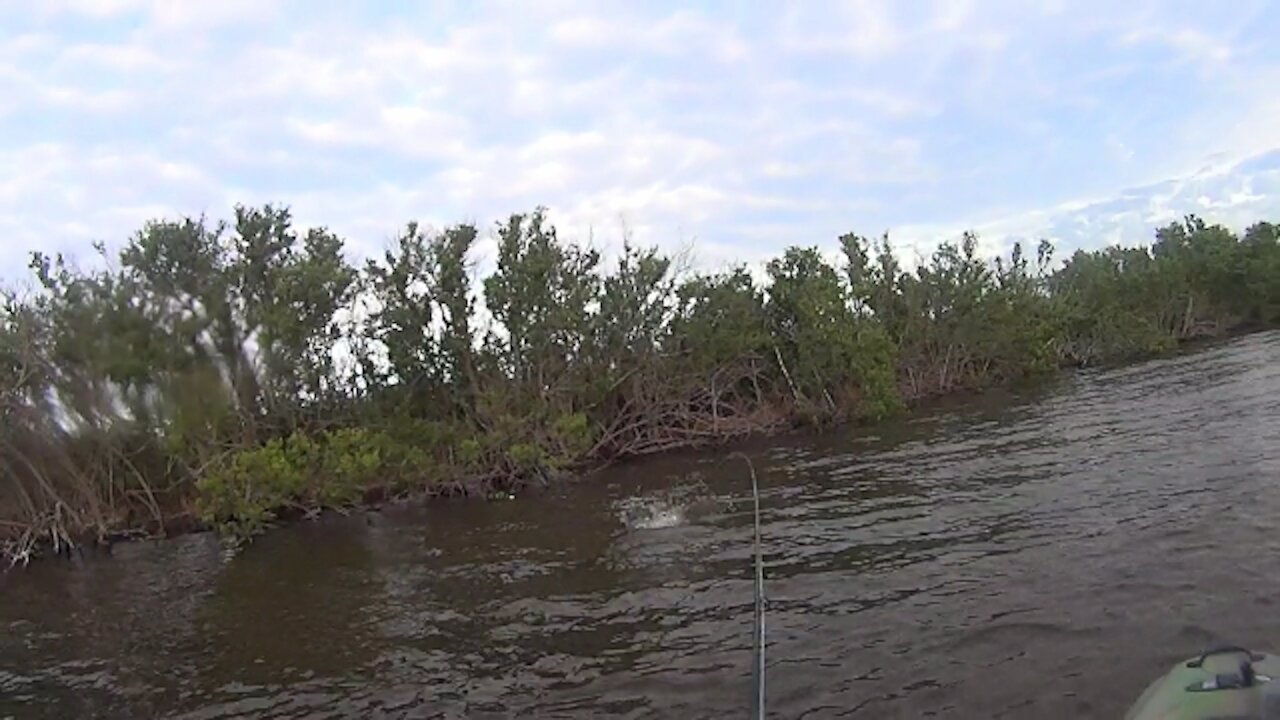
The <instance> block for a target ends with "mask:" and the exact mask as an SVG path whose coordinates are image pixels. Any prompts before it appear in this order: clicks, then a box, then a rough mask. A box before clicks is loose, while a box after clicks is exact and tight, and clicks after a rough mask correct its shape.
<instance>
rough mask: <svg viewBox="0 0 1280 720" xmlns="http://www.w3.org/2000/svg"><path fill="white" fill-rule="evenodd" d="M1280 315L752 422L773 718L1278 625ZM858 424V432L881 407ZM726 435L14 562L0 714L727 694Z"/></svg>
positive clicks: (1083, 682)
mask: <svg viewBox="0 0 1280 720" xmlns="http://www.w3.org/2000/svg"><path fill="white" fill-rule="evenodd" d="M1278 397H1280V334H1277V333H1269V334H1262V335H1254V336H1250V337H1247V338H1242V339H1240V340H1237V341H1234V342H1232V343H1230V344H1227V345H1223V346H1220V347H1216V348H1212V349H1208V350H1204V351H1201V352H1198V353H1195V354H1191V355H1186V356H1182V357H1177V358H1172V359H1166V360H1160V361H1155V362H1151V363H1146V364H1143V365H1138V366H1133V367H1128V368H1123V369H1115V370H1101V371H1091V372H1088V373H1083V374H1079V375H1074V376H1071V377H1069V378H1066V379H1064V380H1062V381H1061V382H1060V383H1058V384H1056V385H1054V386H1052V387H1048V388H1041V389H1039V390H1037V391H1035V392H1034V393H1029V394H1021V395H1015V394H1007V393H1005V394H992V395H989V396H986V397H984V398H983V399H981V400H979V401H977V402H976V403H975V402H969V403H967V404H963V405H961V404H954V405H952V406H950V407H940V408H938V409H937V410H936V411H934V412H932V413H929V414H927V415H924V416H920V417H915V418H910V419H904V420H901V421H898V422H896V423H891V424H888V425H885V426H881V427H877V428H875V429H874V430H871V431H862V432H861V433H859V432H854V431H847V430H846V431H842V432H839V433H834V434H831V435H826V436H821V437H795V438H788V439H785V440H782V441H772V442H768V443H761V444H758V445H757V446H755V447H748V448H744V449H746V450H748V451H749V453H750V454H751V455H752V456H753V458H754V460H755V462H756V465H757V468H758V469H759V471H760V474H761V482H762V484H763V486H764V487H763V490H762V493H763V498H762V502H763V522H764V527H763V534H764V538H765V543H766V548H765V554H766V562H767V570H766V573H767V590H768V594H769V596H770V598H771V600H770V614H769V640H770V649H769V653H768V657H769V660H770V662H769V668H768V673H769V693H770V703H771V707H772V710H773V712H774V713H775V714H776V716H777V717H789V718H798V717H814V718H816V717H867V718H872V717H876V718H878V717H886V716H887V717H918V716H935V715H943V716H954V717H1027V716H1031V715H1033V714H1040V715H1042V716H1046V717H1065V716H1075V717H1114V716H1118V715H1119V714H1121V713H1122V712H1123V709H1124V708H1125V707H1126V706H1127V705H1128V703H1129V702H1131V701H1132V700H1133V699H1134V698H1135V697H1136V696H1137V694H1138V693H1139V692H1140V691H1141V689H1142V687H1143V686H1144V685H1145V683H1146V682H1147V681H1148V680H1150V679H1151V677H1153V676H1154V675H1156V674H1158V673H1159V672H1162V671H1163V668H1164V667H1165V666H1167V665H1168V664H1169V663H1171V662H1173V661H1174V660H1175V659H1176V658H1178V657H1181V656H1185V655H1189V654H1192V653H1194V652H1195V651H1197V650H1199V649H1200V648H1201V647H1202V646H1203V645H1206V644H1208V643H1211V642H1217V641H1226V640H1230V641H1234V642H1241V643H1247V644H1252V645H1256V646H1259V647H1271V648H1276V649H1280V616H1277V614H1276V612H1275V607H1274V602H1275V599H1276V595H1275V590H1276V588H1277V587H1280V585H1277V581H1276V577H1277V570H1280V533H1278V532H1277V526H1278V525H1280V499H1278V498H1277V491H1278V488H1277V484H1278V483H1277V481H1280V402H1277V401H1276V398H1278ZM872 433H874V434H872ZM725 455H726V453H703V454H693V453H688V454H678V455H672V456H667V457H663V458H658V459H654V460H649V461H645V462H640V463H634V464H629V465H625V466H622V467H618V468H614V469H612V470H610V471H608V472H605V473H603V474H600V475H597V476H594V477H590V478H586V479H584V480H582V481H581V482H578V483H574V484H572V485H569V486H562V487H559V488H556V489H555V490H554V491H553V492H551V493H550V494H547V495H544V496H535V497H526V498H521V499H520V500H519V501H517V502H507V503H485V502H445V503H439V504H434V505H432V506H431V507H429V508H417V509H392V510H387V511H385V512H383V513H376V514H367V515H366V514H360V515H358V516H353V517H347V518H342V517H336V518H328V519H325V520H321V521H318V522H315V523H309V524H302V525H298V526H295V527H291V528H288V529H286V530H282V531H279V532H276V533H274V534H271V535H269V536H267V537H265V538H263V539H262V540H261V541H260V542H259V543H257V544H255V545H254V546H253V547H252V548H251V549H250V550H249V551H248V552H246V553H244V554H242V555H240V556H238V557H235V558H231V559H229V558H226V557H225V556H224V555H223V553H222V552H221V551H220V549H219V548H218V546H217V543H216V542H215V541H214V540H213V539H212V538H211V537H209V536H208V535H197V536H190V537H184V538H179V539H176V540H173V541H167V542H158V543H138V544H132V545H122V546H117V548H116V551H115V554H114V555H115V556H114V557H111V558H102V557H86V558H83V559H79V560H76V561H74V562H71V563H59V562H50V563H42V564H37V565H36V566H34V567H32V568H30V569H29V570H27V571H26V572H22V573H14V574H11V575H9V576H7V577H5V578H3V579H0V718H3V717H6V716H14V717H21V718H27V717H51V718H52V717H79V716H83V717H153V716H165V717H181V718H202V719H203V718H229V717H238V716H254V717H290V718H293V717H371V716H372V717H379V716H381V717H473V718H485V717H495V718H496V717H512V716H516V715H520V716H526V717H598V716H602V715H612V716H617V717H633V718H639V717H741V716H742V715H743V713H744V712H745V710H746V708H747V707H748V697H749V689H748V682H749V677H750V675H749V662H750V641H751V632H750V628H751V611H752V608H751V598H752V593H751V547H750V537H751V526H750V519H751V516H750V513H749V508H750V504H749V502H747V500H748V498H747V494H748V493H749V482H748V480H747V477H746V475H745V473H744V472H743V468H742V467H741V466H740V464H739V463H735V462H730V461H726V459H725Z"/></svg>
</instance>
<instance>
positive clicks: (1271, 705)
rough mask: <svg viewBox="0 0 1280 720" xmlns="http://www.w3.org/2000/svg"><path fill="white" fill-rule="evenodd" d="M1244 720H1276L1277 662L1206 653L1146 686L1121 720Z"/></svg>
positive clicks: (1235, 652) (1240, 652)
mask: <svg viewBox="0 0 1280 720" xmlns="http://www.w3.org/2000/svg"><path fill="white" fill-rule="evenodd" d="M1272 678H1275V679H1276V680H1275V681H1274V682H1273V681H1272ZM1246 718H1249V719H1254V718H1258V719H1262V718H1276V719H1277V720H1280V656H1277V655H1275V654H1271V653H1265V654H1264V653H1255V652H1250V651H1248V650H1244V649H1242V648H1220V649H1217V650H1211V651H1209V652H1208V653H1205V654H1204V655H1202V656H1200V657H1198V658H1191V659H1188V660H1186V661H1183V662H1180V663H1178V664H1177V665H1175V666H1174V667H1173V669H1171V670H1170V671H1169V672H1168V673H1167V674H1166V675H1164V676H1163V677H1161V678H1159V679H1157V680H1156V681H1155V682H1153V683H1151V685H1150V686H1148V687H1147V689H1146V691H1145V692H1143V693H1142V696H1141V697H1139V698H1138V701H1137V702H1136V703H1134V705H1133V707H1132V708H1130V710H1129V712H1128V713H1127V714H1126V715H1125V720H1245V719H1246Z"/></svg>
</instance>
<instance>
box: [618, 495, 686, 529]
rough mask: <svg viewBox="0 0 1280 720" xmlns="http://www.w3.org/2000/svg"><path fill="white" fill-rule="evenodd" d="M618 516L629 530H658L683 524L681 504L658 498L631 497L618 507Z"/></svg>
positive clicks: (683, 513)
mask: <svg viewBox="0 0 1280 720" xmlns="http://www.w3.org/2000/svg"><path fill="white" fill-rule="evenodd" d="M618 517H619V519H620V520H622V523H623V524H624V525H626V526H627V528H629V529H631V530H660V529H662V528H669V527H675V526H677V525H683V524H684V522H685V510H684V507H683V506H682V505H679V504H676V503H672V502H670V501H668V500H665V499H658V498H632V499H631V500H629V501H627V502H625V503H622V504H621V505H620V507H619V512H618Z"/></svg>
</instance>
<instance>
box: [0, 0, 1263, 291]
mask: <svg viewBox="0 0 1280 720" xmlns="http://www.w3.org/2000/svg"><path fill="white" fill-rule="evenodd" d="M358 5H359V4H354V3H346V2H327V1H325V0H307V1H292V2H291V1H289V0H220V1H219V2H195V1H188V0H41V1H40V2H27V1H26V0H0V278H6V279H7V278H12V277H15V276H20V275H22V274H24V272H25V271H24V267H25V265H26V261H27V258H28V255H29V253H30V252H31V251H33V250H42V251H45V252H53V251H61V252H65V253H67V254H69V255H72V256H75V257H86V256H89V255H91V252H92V251H91V250H90V248H91V244H92V243H93V242H95V241H102V242H105V243H106V244H107V245H108V246H110V247H116V246H119V245H120V244H121V243H123V242H124V241H126V240H127V239H128V237H129V235H130V234H131V233H132V232H133V231H135V230H136V229H137V228H139V227H140V226H141V225H142V223H143V222H145V221H146V220H148V219H152V218H158V217H179V216H183V215H199V214H207V215H209V216H211V217H215V218H225V217H229V216H230V213H231V211H232V207H233V206H234V205H235V204H236V203H245V204H260V203H266V202H274V203H279V204H286V205H289V206H290V207H292V209H293V211H294V214H295V217H296V218H297V219H298V220H299V222H300V223H302V224H305V225H326V226H328V227H330V228H331V229H333V230H334V231H336V232H338V233H339V234H341V235H342V236H343V237H345V238H346V239H347V241H348V244H349V252H350V254H351V255H352V256H353V259H358V258H359V257H360V256H367V255H371V254H377V253H380V251H381V250H382V249H383V248H385V247H387V246H388V244H389V242H390V240H391V238H392V237H394V235H395V234H396V232H397V231H398V230H399V229H400V228H402V227H403V225H404V224H405V223H406V222H407V221H409V220H414V219H416V220H419V221H422V222H424V223H427V224H428V225H431V226H434V227H441V226H444V225H446V224H451V223H455V222H476V223H478V224H479V225H480V226H481V227H482V228H485V238H486V239H485V240H484V241H483V242H482V243H481V247H480V248H479V251H480V253H481V255H484V254H485V253H486V252H491V251H492V227H493V225H494V223H495V222H496V221H498V220H499V219H501V218H503V217H505V216H506V215H508V214H510V213H512V212H519V211H527V210H530V209H532V208H534V207H535V206H538V205H545V206H547V207H548V208H549V212H550V215H551V217H552V219H553V220H554V221H555V222H556V224H557V225H558V226H559V228H560V230H561V235H562V237H566V238H570V239H577V240H579V241H590V242H592V243H593V244H595V245H596V246H598V247H602V248H604V249H605V250H606V251H608V250H609V248H615V249H616V248H617V247H618V246H619V245H620V242H621V240H622V238H624V237H629V238H631V239H632V240H633V241H635V242H638V243H641V244H656V245H658V246H660V247H662V248H664V249H668V250H671V251H676V250H680V249H687V248H689V247H692V250H693V255H694V258H695V262H696V263H697V264H699V265H705V266H710V267H714V266H718V265H723V264H725V263H731V262H740V261H745V262H756V261H759V260H760V259H762V258H767V257H769V256H772V255H775V254H777V253H779V252H780V251H781V250H782V249H783V248H785V247H786V246H788V245H795V244H800V245H820V246H822V247H824V248H828V249H834V247H835V245H836V243H835V238H836V237H837V236H838V235H840V234H841V233H844V232H849V231H854V232H859V233H861V234H865V235H879V234H881V233H883V232H889V233H890V236H891V238H893V240H894V242H895V244H896V245H897V246H898V247H899V249H900V250H901V251H902V252H903V253H904V254H906V255H908V256H912V255H919V254H920V253H927V252H928V251H929V250H930V249H931V248H932V247H934V246H935V245H936V243H937V242H939V241H941V240H946V239H953V238H954V237H956V236H957V235H958V234H959V233H960V232H961V231H963V230H966V229H972V230H975V231H977V232H978V233H979V235H980V236H981V238H982V245H981V247H982V248H983V249H984V250H985V251H987V252H998V251H1000V250H1001V249H1003V248H1004V247H1006V246H1007V244H1008V243H1009V242H1010V241H1012V240H1014V239H1020V238H1025V239H1029V240H1033V239H1038V238H1040V237H1048V238H1051V239H1053V240H1055V241H1056V242H1057V244H1058V246H1059V257H1062V256H1063V254H1064V253H1069V252H1070V251H1072V250H1074V249H1075V248H1096V247H1101V246H1103V245H1107V244H1111V243H1116V242H1120V243H1126V244H1135V243H1141V242H1146V241H1148V240H1149V238H1150V236H1151V234H1152V230H1153V228H1155V227H1157V226H1159V225H1162V224H1166V223H1168V222H1170V221H1172V220H1176V219H1178V218H1180V217H1181V216H1182V215H1184V214H1186V213H1190V212H1194V213H1197V214H1199V215H1201V216H1202V217H1205V218H1207V219H1209V220H1212V221H1218V222H1223V223H1226V224H1228V225H1230V226H1232V227H1235V228H1243V227H1244V226H1245V225H1247V224H1248V223H1250V222H1252V221H1254V220H1258V219H1263V218H1270V219H1273V220H1280V94H1278V93H1277V92H1276V91H1275V89H1276V88H1278V87H1280V43H1277V42H1276V40H1275V38H1276V37H1278V36H1280V6H1278V5H1280V4H1275V3H1270V4H1269V3H1266V2H1259V1H1256V0H1236V1H1235V2H1231V3H1225V2H1222V3H1209V2H1203V1H1197V2H1164V1H1144V0H1134V1H1132V2H1125V3H1117V2H1114V0H1109V1H1107V2H1093V1H1092V0H1072V1H1071V2H1067V0H1040V1H1038V2H1037V1H1033V0H1025V1H1024V0H1017V1H1013V0H1010V1H1007V2H1006V1H997V2H979V1H978V0H971V1H969V0H936V1H923V0H909V1H908V0H904V1H902V2H892V1H887V0H886V1H884V2H882V1H880V0H851V1H846V2H834V1H833V2H808V1H796V2H785V1H781V2H727V1H717V2H701V3H698V2H645V3H639V2H610V1H609V0H601V1H598V2H590V3H570V2H561V1H559V0H538V1H536V2H461V1H459V2H422V3H391V2H370V3H364V4H362V5H359V6H358ZM908 260H910V257H908Z"/></svg>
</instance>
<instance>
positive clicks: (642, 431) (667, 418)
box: [0, 206, 1280, 559]
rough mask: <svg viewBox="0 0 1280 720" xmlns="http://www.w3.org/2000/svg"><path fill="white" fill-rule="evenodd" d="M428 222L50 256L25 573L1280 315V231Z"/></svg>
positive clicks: (33, 321)
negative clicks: (676, 247) (977, 232)
mask: <svg viewBox="0 0 1280 720" xmlns="http://www.w3.org/2000/svg"><path fill="white" fill-rule="evenodd" d="M477 236H478V231H477V228H476V227H474V226H472V225H457V226H454V227H450V228H447V229H445V230H443V231H441V232H428V231H426V230H424V229H423V228H422V227H420V226H418V225H416V224H410V225H408V227H407V228H405V230H404V232H403V233H402V234H401V235H400V236H399V237H398V238H397V239H396V240H395V241H394V243H393V246H392V247H391V248H390V249H389V250H387V251H386V252H385V254H384V256H383V257H380V258H377V259H375V260H370V261H368V262H366V263H365V264H364V265H363V266H362V267H360V266H357V265H355V264H353V263H352V262H351V261H350V260H349V259H348V258H347V257H346V256H345V255H344V253H343V242H342V240H341V239H340V238H338V237H337V236H335V235H334V234H333V233H331V232H329V231H328V230H326V229H323V228H313V229H309V230H301V229H299V228H296V227H295V225H294V223H293V221H292V218H291V216H290V213H289V211H288V210H287V209H283V208H279V207H272V206H266V207H261V208H246V207H238V208H237V209H236V211H235V217H234V219H233V220H232V221H231V222H229V223H223V222H211V221H209V220H207V219H204V218H187V219H182V220H177V221H169V220H165V221H156V222H151V223H149V224H147V225H146V226H145V227H144V228H143V229H142V230H141V231H139V232H138V233H137V234H136V235H134V236H133V237H132V238H131V239H130V240H129V242H128V243H127V244H126V245H125V247H124V248H123V250H121V251H120V252H119V253H115V254H113V253H108V252H106V250H105V248H102V247H99V248H98V250H99V252H100V254H101V260H102V262H101V263H98V264H96V266H95V268H94V269H80V268H77V267H75V266H73V265H71V264H70V263H68V262H66V261H65V260H64V259H63V258H61V257H52V258H51V257H47V256H45V255H42V254H38V253H37V254H35V255H34V256H33V257H32V261H31V269H32V273H33V278H34V283H33V284H32V285H33V289H31V290H28V291H27V292H24V293H19V292H16V291H12V290H11V291H6V292H5V293H4V295H3V301H2V307H0V473H3V477H2V478H0V542H2V543H4V546H3V547H4V550H5V551H6V552H7V554H8V555H9V556H10V558H15V559H16V558H25V557H26V556H27V555H28V554H29V553H30V552H31V551H32V550H33V549H35V548H38V547H40V546H42V545H48V546H51V547H53V548H67V547H70V546H71V545H72V544H74V543H77V542H83V541H85V540H86V539H88V540H92V539H97V540H109V539H111V538H114V537H119V536H121V535H125V534H131V533H154V532H158V531H162V530H165V529H175V528H177V527H183V526H214V527H218V528H220V529H221V530H223V531H225V532H227V533H229V534H230V535H232V536H238V537H245V536H248V535H252V534H253V533H256V532H258V531H260V530H261V529H262V528H263V527H265V525H267V524H268V523H269V522H271V521H272V520H273V519H275V518H277V517H279V516H280V514H281V513H286V514H297V513H311V512H315V511H318V510H320V509H322V508H341V507H346V506H350V505H353V504H356V503H360V502H371V501H377V500H378V499H380V498H385V497H391V496H403V495H409V494H420V493H427V494H431V493H487V492H493V491H507V490H511V489H515V488H517V487H519V486H521V485H523V484H526V483H530V482H546V481H548V480H549V479H551V478H552V477H554V476H555V475H557V474H559V473H563V472H566V471H570V470H573V469H579V468H582V467H584V466H586V465H590V464H598V463H605V462H608V461H610V460H612V459H615V458H618V457H622V456H634V455H641V454H645V453H652V452H658V451H662V450H665V449H668V448H675V447H682V446H690V445H697V444H703V443H711V442H721V441H725V440H728V439H732V438H735V437H739V436H742V435H745V434H749V433H757V432H767V431H771V430H776V429H779V428H782V427H784V426H789V425H794V424H823V423H830V422H838V421H845V420H853V419H876V418H881V417H884V416H886V415H889V414H892V413H895V412H897V411H899V410H900V409H901V408H902V407H903V406H904V405H905V404H908V403H910V402H912V401H914V400H917V399H919V398H922V397H926V396H931V395H938V394H945V393H949V392H953V391H956V390H959V389H966V388H977V387H981V386H984V385H988V384H992V383H1006V382H1012V381H1016V380H1018V379H1020V378H1026V377H1031V376H1036V375H1041V374H1045V373H1050V372H1053V371H1055V370H1056V369H1057V368H1059V367H1061V366H1064V365H1084V364H1091V363H1098V362H1108V361H1115V360H1123V359H1128V358H1134V357H1140V356H1144V355H1149V354H1152V353H1156V352H1160V351H1162V350H1166V349H1168V348H1170V347H1172V346H1173V345H1175V344H1176V343H1177V342H1179V341H1180V340H1184V339H1187V338H1192V337H1198V336H1204V335H1217V334H1221V333H1224V332H1226V331H1228V330H1231V329H1234V328H1239V327H1241V326H1246V325H1257V326H1262V325H1267V324H1272V323H1276V322H1278V321H1280V244H1278V242H1277V238H1278V236H1280V227H1278V226H1276V225H1271V224H1268V223H1259V224H1257V225H1254V226H1253V227H1251V228H1249V229H1248V231H1247V232H1246V233H1245V235H1244V236H1243V237H1237V236H1236V235H1234V234H1233V233H1232V232H1230V231H1229V230H1227V229H1226V228H1223V227H1221V226H1217V225H1207V224H1205V223H1204V222H1202V221H1201V220H1199V219H1197V218H1195V217H1189V218H1187V219H1186V220H1185V221H1184V222H1181V223H1177V224H1173V225H1170V226H1168V227H1166V228H1164V229H1162V230H1160V231H1159V232H1158V233H1157V235H1156V239H1155V242H1154V243H1153V244H1152V245H1150V246H1149V247H1133V248H1120V247H1114V248H1108V249H1105V250H1100V251H1096V252H1077V253H1076V254H1075V255H1073V256H1072V257H1071V258H1069V259H1068V260H1066V262H1065V263H1055V262H1054V260H1053V258H1052V248H1051V246H1050V245H1049V244H1048V243H1041V244H1040V246H1039V247H1038V248H1037V249H1036V254H1035V257H1034V258H1031V257H1028V256H1027V254H1026V253H1024V251H1023V249H1022V248H1021V246H1016V245H1015V246H1014V247H1013V248H1012V251H1011V253H1010V254H1009V255H1008V256H1007V257H1001V258H995V259H988V258H983V257H979V256H978V254H977V252H976V238H975V237H974V236H973V235H971V234H966V235H964V236H963V237H962V238H960V239H959V241H958V242H949V243H944V244H942V245H941V246H940V247H939V248H938V249H937V251H936V252H934V253H933V255H932V256H931V257H929V258H927V259H926V260H925V261H924V262H923V263H922V264H921V265H920V267H919V268H917V269H916V270H914V271H906V270H904V269H903V268H902V266H901V265H900V263H899V260H898V258H897V257H896V256H895V254H894V252H893V250H892V249H891V247H890V245H889V242H888V240H887V238H881V239H879V240H876V241H871V240H869V239H867V238H864V237H860V236H857V235H852V234H850V235H845V236H843V237H841V238H840V239H839V241H840V250H841V252H842V254H843V258H842V260H841V262H839V263H834V264H833V263H831V262H828V261H827V260H826V259H825V258H824V256H823V255H822V254H821V253H820V252H819V251H818V249H816V248H802V247H793V248H790V249H788V250H787V251H786V252H785V253H784V254H783V255H782V256H781V257H779V258H776V259H774V260H772V261H770V262H769V263H768V264H767V266H766V268H765V271H766V272H765V274H766V276H767V279H766V280H765V282H763V283H760V282H757V280H756V279H755V277H753V275H752V274H751V273H750V272H748V270H747V269H746V268H745V267H734V268H730V269H727V270H724V271H722V272H717V273H710V274H706V273H689V272H682V271H678V269H677V268H676V267H675V266H674V265H673V261H672V258H671V257H668V256H666V255H664V254H662V253H661V252H659V251H658V250H656V249H652V248H640V247H635V246H631V245H628V246H626V247H625V248H624V250H623V252H622V254H621V256H620V257H619V258H618V259H617V261H616V262H613V263H609V266H608V267H603V266H602V265H603V263H602V262H601V258H600V255H599V253H598V252H597V251H596V250H594V249H592V248H590V247H585V246H582V245H579V244H575V243H573V242H566V241H564V240H562V239H560V238H559V237H558V236H557V234H556V230H555V228H554V227H552V226H551V224H550V223H549V222H548V221H547V219H546V217H545V214H544V212H543V211H542V210H538V211H535V212H533V213H529V214H520V215H513V216H512V217H510V218H509V219H507V220H506V221H505V222H502V223H500V224H498V225H497V227H496V236H497V241H498V252H497V262H496V267H495V269H494V270H493V271H492V272H491V273H490V274H489V275H488V276H487V277H484V278H483V279H482V280H481V281H480V282H479V283H475V282H473V279H474V278H473V269H472V268H473V266H472V251H473V248H474V246H475V243H476V240H477Z"/></svg>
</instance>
